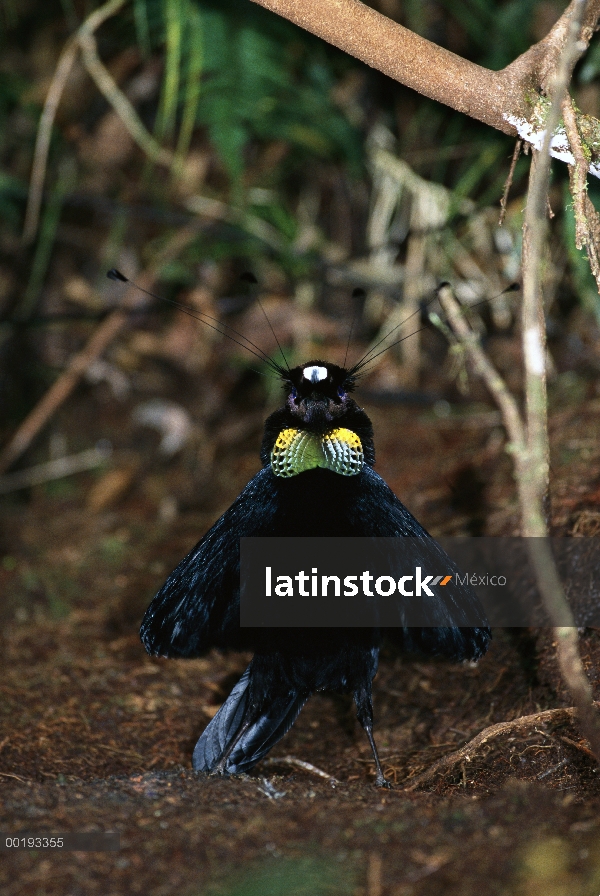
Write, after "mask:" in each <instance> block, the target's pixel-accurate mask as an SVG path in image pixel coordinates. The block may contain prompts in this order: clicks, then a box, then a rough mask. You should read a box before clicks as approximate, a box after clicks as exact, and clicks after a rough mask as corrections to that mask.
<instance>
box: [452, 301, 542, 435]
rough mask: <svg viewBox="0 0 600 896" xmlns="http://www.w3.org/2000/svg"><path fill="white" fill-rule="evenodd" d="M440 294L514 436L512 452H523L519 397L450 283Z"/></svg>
mask: <svg viewBox="0 0 600 896" xmlns="http://www.w3.org/2000/svg"><path fill="white" fill-rule="evenodd" d="M438 297H439V300H440V304H441V306H442V308H443V309H444V312H445V314H446V316H447V318H448V322H449V324H450V326H451V327H452V330H453V331H454V333H455V335H456V336H457V337H458V339H459V340H460V342H461V344H462V345H463V346H464V348H465V351H466V352H467V355H468V356H469V359H470V361H471V363H472V364H473V366H474V368H475V370H476V371H477V373H478V374H479V376H480V377H481V378H482V379H483V381H484V383H485V384H486V386H487V387H488V389H489V391H490V392H491V394H492V396H493V398H494V400H495V401H496V404H497V405H498V407H499V408H500V412H501V414H502V421H503V423H504V426H505V428H506V431H507V433H508V438H509V439H510V450H511V451H512V452H519V451H522V450H523V447H524V445H525V431H524V428H523V421H522V420H521V415H520V413H519V409H518V407H517V403H516V401H515V399H514V398H513V396H512V395H511V394H510V392H509V391H508V388H507V386H506V383H505V382H504V380H503V379H502V377H501V376H500V374H499V373H498V371H497V370H496V368H495V367H494V366H493V364H492V363H491V361H490V360H489V358H488V357H487V355H486V354H485V352H484V351H483V349H482V348H481V345H480V344H479V340H478V338H477V336H476V335H475V333H473V332H472V330H471V328H470V327H469V325H468V323H467V321H466V320H465V317H464V315H463V314H462V313H461V310H460V306H459V305H458V302H457V301H456V299H455V298H454V296H453V294H452V290H451V289H450V287H449V286H448V285H447V284H445V285H444V286H442V287H441V288H440V289H439V291H438Z"/></svg>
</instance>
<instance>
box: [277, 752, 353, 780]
mask: <svg viewBox="0 0 600 896" xmlns="http://www.w3.org/2000/svg"><path fill="white" fill-rule="evenodd" d="M263 762H264V764H265V765H295V766H296V767H297V768H301V769H303V770H304V771H305V772H310V774H311V775H318V777H319V778H325V779H326V780H327V781H331V782H332V783H333V784H339V781H338V780H337V778H334V776H333V775H330V774H329V773H328V772H324V771H323V769H322V768H317V766H316V765H313V764H312V763H310V762H305V761H304V759H297V758H296V757H295V756H279V757H275V756H272V757H269V758H268V759H264V760H263Z"/></svg>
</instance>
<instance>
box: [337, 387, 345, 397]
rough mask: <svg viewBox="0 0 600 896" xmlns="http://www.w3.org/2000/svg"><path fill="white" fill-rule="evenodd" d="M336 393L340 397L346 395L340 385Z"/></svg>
mask: <svg viewBox="0 0 600 896" xmlns="http://www.w3.org/2000/svg"><path fill="white" fill-rule="evenodd" d="M338 395H339V397H340V398H345V397H346V393H345V392H344V389H343V388H342V386H340V387H339V389H338Z"/></svg>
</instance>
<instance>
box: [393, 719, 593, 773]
mask: <svg viewBox="0 0 600 896" xmlns="http://www.w3.org/2000/svg"><path fill="white" fill-rule="evenodd" d="M576 713H577V710H576V708H575V707H574V706H569V707H566V708H559V709H545V710H543V711H542V712H536V713H532V714H531V715H529V716H520V717H519V718H518V719H512V720H511V721H509V722H497V723H496V724H495V725H490V726H489V727H488V728H484V729H483V731H480V732H479V734H476V735H475V737H474V738H472V739H471V740H470V741H469V742H468V743H467V744H465V745H464V746H462V747H460V749H458V750H455V751H454V752H453V753H448V755H447V756H442V757H441V759H438V760H437V761H436V762H434V763H433V765H431V766H430V767H429V768H428V769H426V770H425V771H424V772H421V774H419V775H416V777H414V778H408V779H407V781H406V784H407V785H408V786H406V787H404V788H403V789H404V790H406V791H412V790H416V788H417V787H421V785H422V784H428V783H430V782H431V781H433V780H434V779H435V778H436V777H437V776H438V775H439V774H440V773H443V772H447V771H449V770H450V769H452V768H454V766H456V765H458V764H459V763H460V762H471V761H472V760H473V759H474V758H475V754H476V752H477V751H478V750H479V749H480V748H481V747H483V746H484V745H485V744H486V743H488V741H490V740H494V739H495V738H497V737H501V736H502V735H506V734H514V733H515V732H518V731H524V730H527V729H530V728H535V726H536V725H540V724H545V723H549V722H551V723H553V724H555V725H557V724H563V723H566V722H572V721H573V720H574V717H575V715H576Z"/></svg>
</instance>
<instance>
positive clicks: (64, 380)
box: [0, 228, 196, 475]
mask: <svg viewBox="0 0 600 896" xmlns="http://www.w3.org/2000/svg"><path fill="white" fill-rule="evenodd" d="M195 233H196V231H195V229H194V228H185V229H183V230H180V231H178V232H177V233H176V234H175V236H174V237H173V238H172V239H171V240H170V241H169V243H168V244H167V246H166V247H165V249H164V251H163V252H162V253H161V254H160V256H159V257H158V258H157V259H156V260H155V262H154V264H153V265H152V268H151V269H150V271H148V272H146V273H144V274H142V275H141V276H140V277H138V279H137V282H138V284H139V286H140V287H142V288H143V289H147V290H150V291H151V290H152V287H153V284H154V280H155V277H156V275H157V272H158V271H160V268H161V267H162V266H163V265H164V264H165V263H167V262H168V261H171V260H172V259H173V258H176V257H177V255H179V253H180V252H181V251H182V249H184V248H185V246H186V245H187V244H188V243H189V242H190V241H191V240H192V239H193V237H194V236H195ZM141 295H142V294H141V293H140V291H139V289H137V288H136V287H133V286H132V287H130V288H129V289H128V290H127V292H126V293H125V296H124V298H123V302H122V304H121V306H120V308H118V309H117V310H116V311H113V312H112V314H110V315H109V316H108V317H107V318H106V319H105V320H104V321H103V322H102V323H101V324H100V326H99V327H98V329H97V330H96V331H95V333H94V334H93V336H92V337H91V338H90V340H89V342H88V343H87V345H86V346H85V347H84V348H83V349H82V350H81V351H80V352H79V353H78V354H76V355H75V356H74V357H73V358H72V359H71V361H70V363H69V366H68V368H67V369H66V370H65V371H64V372H63V373H62V374H61V375H60V376H59V377H58V379H57V380H56V382H54V383H53V384H52V386H51V387H50V388H49V389H48V391H47V392H46V394H45V395H44V396H43V397H42V398H41V400H40V401H39V402H38V404H37V405H36V406H35V407H34V408H33V410H32V411H31V412H30V413H29V414H28V416H27V417H26V418H25V420H24V421H23V422H22V423H21V425H20V426H19V428H18V429H17V431H16V433H15V434H14V436H13V437H12V439H11V441H10V442H9V443H8V445H6V447H5V448H4V450H3V451H2V452H1V453H0V475H2V474H3V473H4V472H5V471H6V470H7V469H8V468H9V467H10V466H12V464H13V463H14V462H15V461H16V460H17V458H19V457H20V456H21V455H22V454H23V452H24V451H26V450H27V448H28V447H29V445H31V443H32V442H33V440H34V439H35V437H36V436H37V434H38V433H39V432H40V430H41V429H42V427H43V426H45V425H46V423H47V422H48V421H49V420H50V419H51V417H52V416H53V415H54V414H55V413H56V411H57V409H58V408H59V407H60V406H61V405H62V404H63V402H64V401H65V400H66V399H67V398H68V397H69V395H70V394H71V392H72V391H73V389H74V388H75V386H76V385H77V383H78V382H79V380H80V379H81V377H82V376H83V374H84V373H85V371H86V370H87V369H88V367H89V366H90V364H92V363H93V362H94V361H95V360H96V359H97V358H98V357H99V356H100V355H101V354H102V352H104V351H105V349H106V348H107V347H108V346H109V345H110V343H111V342H112V341H113V339H114V338H115V337H116V336H117V334H118V333H119V332H120V331H121V329H122V328H123V327H124V325H125V324H126V322H127V320H128V319H129V312H130V311H131V310H133V309H134V308H138V307H142V306H143V305H144V304H145V303H146V300H145V299H144V298H143V297H142V299H141V300H140V296H141Z"/></svg>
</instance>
